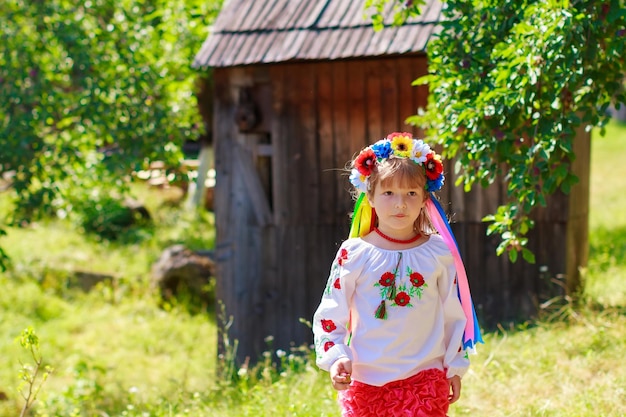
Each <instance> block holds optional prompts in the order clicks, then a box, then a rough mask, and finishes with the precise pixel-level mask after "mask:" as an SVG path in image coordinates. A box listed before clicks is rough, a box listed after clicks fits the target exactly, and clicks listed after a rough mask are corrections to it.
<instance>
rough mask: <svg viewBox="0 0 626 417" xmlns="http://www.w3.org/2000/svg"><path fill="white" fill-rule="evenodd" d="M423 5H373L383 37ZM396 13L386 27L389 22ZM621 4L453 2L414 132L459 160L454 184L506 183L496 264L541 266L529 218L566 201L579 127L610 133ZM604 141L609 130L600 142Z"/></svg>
mask: <svg viewBox="0 0 626 417" xmlns="http://www.w3.org/2000/svg"><path fill="white" fill-rule="evenodd" d="M424 4H425V1H424V0H418V1H402V0H367V1H366V5H367V7H368V10H369V13H371V14H372V15H373V16H374V22H375V24H376V25H377V27H378V28H380V27H382V26H383V25H384V24H390V23H392V24H402V23H403V22H404V21H405V19H407V18H409V17H410V16H412V15H414V14H419V13H420V12H421V8H422V6H423V5H424ZM390 5H391V6H393V7H394V10H395V13H394V18H393V20H391V21H389V22H388V21H386V20H384V19H383V18H382V16H383V10H384V9H385V8H389V6H390ZM624 6H625V4H624V0H602V1H596V0H550V1H544V0H502V1H490V0H447V1H445V2H444V7H443V9H442V16H441V18H440V27H441V29H440V31H439V32H438V34H437V35H436V37H434V38H433V39H432V40H430V41H429V43H428V48H427V54H428V62H429V74H428V75H427V76H425V77H423V78H422V79H420V80H418V81H416V83H418V84H419V83H428V88H429V96H428V107H427V108H426V109H421V111H420V112H419V113H418V114H417V115H416V116H414V117H412V118H410V119H409V120H410V121H411V122H412V123H415V124H417V125H419V126H423V127H426V130H427V133H428V135H429V136H431V137H432V138H434V139H435V140H436V141H438V142H439V143H442V144H443V145H444V146H443V149H444V153H445V155H444V156H446V157H449V158H452V157H455V156H456V157H457V161H458V162H457V165H456V170H457V171H458V172H459V173H460V176H459V178H458V184H461V183H462V184H464V187H465V189H466V190H469V189H470V188H471V187H472V186H473V185H475V184H480V185H483V186H486V185H489V184H491V183H492V182H493V181H495V180H496V178H504V180H505V182H506V185H507V198H508V201H507V203H506V204H504V205H502V206H501V207H499V208H498V210H497V211H496V213H492V214H491V215H489V216H487V217H486V218H485V220H486V221H488V222H490V223H491V224H490V225H489V229H488V230H489V233H494V234H498V235H500V236H501V238H502V242H501V244H500V246H499V247H498V248H497V252H498V253H499V254H502V253H505V252H506V253H508V255H509V257H510V259H511V260H512V261H515V260H516V259H517V257H518V254H519V253H520V252H521V254H522V255H523V256H524V258H525V259H526V260H527V261H531V262H533V261H534V256H533V254H532V253H531V252H530V251H529V250H528V249H526V248H525V245H526V243H527V241H528V239H527V237H526V236H525V235H526V233H527V232H528V230H529V229H530V228H531V227H533V222H532V221H531V220H530V219H529V217H528V214H529V213H530V211H531V210H532V208H533V207H535V206H536V205H545V203H546V196H547V195H549V194H552V193H554V192H555V191H556V190H558V189H560V190H562V191H564V192H565V193H568V192H569V190H570V188H571V186H572V185H574V184H575V183H576V182H577V181H578V179H577V178H576V177H575V175H573V174H572V173H571V172H570V164H571V162H572V161H573V159H574V158H575V157H576V155H575V154H574V152H573V148H572V142H573V139H574V136H575V131H576V129H577V127H579V126H583V127H585V128H586V129H587V131H589V130H590V129H591V128H593V127H600V128H602V126H604V125H605V124H606V122H607V121H608V120H609V117H610V116H609V113H608V112H607V110H608V109H609V107H610V106H611V105H617V106H619V105H620V103H624V102H626V100H625V95H624V88H623V80H624V73H625V72H626V61H625V51H626V49H625V48H626V36H624V35H626V8H625V7H624ZM601 131H602V130H601Z"/></svg>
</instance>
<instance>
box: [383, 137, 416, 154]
mask: <svg viewBox="0 0 626 417" xmlns="http://www.w3.org/2000/svg"><path fill="white" fill-rule="evenodd" d="M387 139H389V140H390V141H391V149H392V150H393V155H394V156H397V157H399V158H408V157H410V156H411V155H412V153H413V135H411V134H410V133H393V134H391V135H389V136H388V137H387Z"/></svg>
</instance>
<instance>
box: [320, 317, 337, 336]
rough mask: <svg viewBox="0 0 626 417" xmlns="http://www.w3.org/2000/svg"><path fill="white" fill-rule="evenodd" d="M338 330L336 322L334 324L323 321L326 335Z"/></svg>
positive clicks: (330, 321)
mask: <svg viewBox="0 0 626 417" xmlns="http://www.w3.org/2000/svg"><path fill="white" fill-rule="evenodd" d="M336 328H337V326H335V322H333V321H332V320H324V319H322V329H324V331H325V332H326V333H330V332H332V331H333V330H335V329H336Z"/></svg>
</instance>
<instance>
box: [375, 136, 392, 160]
mask: <svg viewBox="0 0 626 417" xmlns="http://www.w3.org/2000/svg"><path fill="white" fill-rule="evenodd" d="M371 148H372V150H373V151H374V153H375V154H376V157H377V158H378V159H385V158H389V155H391V153H392V152H393V149H391V141H389V140H387V139H381V140H379V141H378V142H376V143H375V144H373V145H372V146H371Z"/></svg>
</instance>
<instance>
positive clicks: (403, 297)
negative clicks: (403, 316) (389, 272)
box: [394, 291, 411, 307]
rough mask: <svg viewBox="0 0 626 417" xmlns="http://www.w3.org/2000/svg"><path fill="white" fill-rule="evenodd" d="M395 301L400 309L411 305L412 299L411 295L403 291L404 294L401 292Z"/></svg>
mask: <svg viewBox="0 0 626 417" xmlns="http://www.w3.org/2000/svg"><path fill="white" fill-rule="evenodd" d="M394 301H395V302H396V304H397V305H399V306H400V307H404V306H405V305H407V304H409V301H411V297H410V296H409V294H407V293H405V292H404V291H402V292H399V293H398V295H396V298H395V299H394Z"/></svg>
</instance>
